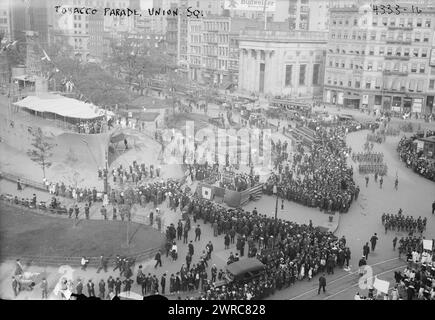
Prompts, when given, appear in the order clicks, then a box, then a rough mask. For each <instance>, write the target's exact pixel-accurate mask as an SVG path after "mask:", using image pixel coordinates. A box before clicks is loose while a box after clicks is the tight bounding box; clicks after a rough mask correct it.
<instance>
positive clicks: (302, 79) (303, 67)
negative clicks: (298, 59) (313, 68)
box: [299, 64, 307, 86]
mask: <svg viewBox="0 0 435 320" xmlns="http://www.w3.org/2000/svg"><path fill="white" fill-rule="evenodd" d="M299 68H300V69H299V85H301V86H304V85H305V71H306V68H307V65H306V64H301V65H300V67H299Z"/></svg>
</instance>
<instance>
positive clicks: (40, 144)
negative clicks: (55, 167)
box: [27, 128, 55, 179]
mask: <svg viewBox="0 0 435 320" xmlns="http://www.w3.org/2000/svg"><path fill="white" fill-rule="evenodd" d="M31 134H32V137H33V142H32V146H33V149H29V150H28V151H27V154H28V155H29V157H30V159H31V160H32V161H33V162H36V163H37V164H39V165H40V166H41V168H42V173H43V175H44V179H45V168H49V167H50V166H51V164H52V163H51V161H50V160H49V159H50V158H51V156H52V155H53V153H52V152H51V150H52V149H53V148H54V147H55V144H52V143H50V142H49V141H48V139H47V138H46V136H44V134H43V132H42V130H41V128H38V130H36V131H32V133H31Z"/></svg>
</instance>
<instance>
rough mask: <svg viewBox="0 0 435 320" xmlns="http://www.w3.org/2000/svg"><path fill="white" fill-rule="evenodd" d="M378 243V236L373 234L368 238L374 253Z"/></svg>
mask: <svg viewBox="0 0 435 320" xmlns="http://www.w3.org/2000/svg"><path fill="white" fill-rule="evenodd" d="M377 241H378V235H377V234H376V233H375V234H374V235H373V236H372V237H371V238H370V243H371V244H372V251H375V248H376V242H377Z"/></svg>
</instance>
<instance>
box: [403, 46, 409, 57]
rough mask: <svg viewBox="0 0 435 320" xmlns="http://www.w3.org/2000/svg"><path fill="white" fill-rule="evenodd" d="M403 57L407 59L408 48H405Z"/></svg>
mask: <svg viewBox="0 0 435 320" xmlns="http://www.w3.org/2000/svg"><path fill="white" fill-rule="evenodd" d="M403 55H404V56H405V57H409V48H405V52H404V53H403Z"/></svg>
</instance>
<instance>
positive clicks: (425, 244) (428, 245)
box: [423, 240, 433, 251]
mask: <svg viewBox="0 0 435 320" xmlns="http://www.w3.org/2000/svg"><path fill="white" fill-rule="evenodd" d="M432 245H433V241H432V240H423V249H424V250H430V251H432Z"/></svg>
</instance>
